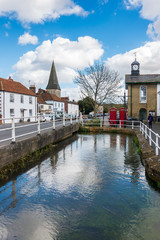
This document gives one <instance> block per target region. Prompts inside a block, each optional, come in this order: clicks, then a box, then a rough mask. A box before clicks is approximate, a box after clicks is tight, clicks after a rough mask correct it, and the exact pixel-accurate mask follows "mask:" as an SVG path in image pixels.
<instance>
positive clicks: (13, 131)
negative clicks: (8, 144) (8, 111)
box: [12, 116, 16, 143]
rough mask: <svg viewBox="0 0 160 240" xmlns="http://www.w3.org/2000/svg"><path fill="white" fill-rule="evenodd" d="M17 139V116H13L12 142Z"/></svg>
mask: <svg viewBox="0 0 160 240" xmlns="http://www.w3.org/2000/svg"><path fill="white" fill-rule="evenodd" d="M15 141H16V133H15V117H14V116H13V117H12V143H14V142H15Z"/></svg>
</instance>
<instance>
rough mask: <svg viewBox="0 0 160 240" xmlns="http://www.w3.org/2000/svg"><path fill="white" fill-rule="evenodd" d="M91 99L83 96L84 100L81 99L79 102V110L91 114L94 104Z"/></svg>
mask: <svg viewBox="0 0 160 240" xmlns="http://www.w3.org/2000/svg"><path fill="white" fill-rule="evenodd" d="M90 102H91V99H89V98H88V97H86V98H83V100H79V101H78V104H79V110H80V112H83V113H85V114H89V113H90V112H92V111H93V104H92V105H91V103H90Z"/></svg>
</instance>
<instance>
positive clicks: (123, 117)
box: [119, 107, 127, 126]
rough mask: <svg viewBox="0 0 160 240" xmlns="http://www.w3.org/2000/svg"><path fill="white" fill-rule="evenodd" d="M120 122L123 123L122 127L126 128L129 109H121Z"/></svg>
mask: <svg viewBox="0 0 160 240" xmlns="http://www.w3.org/2000/svg"><path fill="white" fill-rule="evenodd" d="M119 120H120V121H121V125H122V126H124V124H125V123H126V120H127V109H126V108H124V107H122V108H120V109H119Z"/></svg>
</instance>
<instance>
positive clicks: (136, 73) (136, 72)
mask: <svg viewBox="0 0 160 240" xmlns="http://www.w3.org/2000/svg"><path fill="white" fill-rule="evenodd" d="M139 70H140V64H139V62H137V60H136V58H135V61H134V62H133V63H132V64H131V76H139Z"/></svg>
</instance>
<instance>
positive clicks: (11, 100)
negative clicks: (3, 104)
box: [10, 93, 14, 102]
mask: <svg viewBox="0 0 160 240" xmlns="http://www.w3.org/2000/svg"><path fill="white" fill-rule="evenodd" d="M10 102H14V94H13V93H11V94H10Z"/></svg>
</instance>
